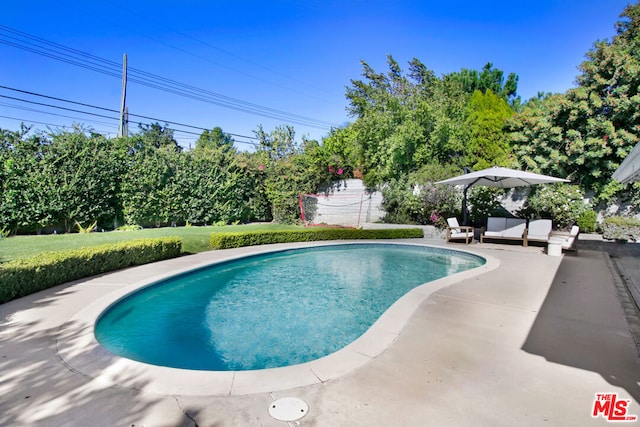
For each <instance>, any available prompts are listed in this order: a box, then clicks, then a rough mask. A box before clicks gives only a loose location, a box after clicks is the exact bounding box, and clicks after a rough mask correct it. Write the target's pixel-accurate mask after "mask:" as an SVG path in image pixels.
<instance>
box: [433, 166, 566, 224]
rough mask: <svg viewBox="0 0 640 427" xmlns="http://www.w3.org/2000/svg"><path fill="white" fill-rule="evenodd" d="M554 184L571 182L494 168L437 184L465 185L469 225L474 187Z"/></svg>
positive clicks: (463, 200)
mask: <svg viewBox="0 0 640 427" xmlns="http://www.w3.org/2000/svg"><path fill="white" fill-rule="evenodd" d="M554 182H569V180H568V179H563V178H555V177H553V176H548V175H540V174H538V173H532V172H524V171H519V170H515V169H509V168H503V167H499V166H494V167H491V168H488V169H482V170H480V171H476V172H471V173H467V174H464V175H459V176H454V177H453V178H449V179H445V180H444V181H438V182H436V184H449V185H464V186H465V187H464V192H463V196H464V197H463V198H462V217H463V219H462V222H463V223H464V225H467V190H468V189H469V187H471V186H472V185H484V186H485V187H501V188H511V187H526V186H530V185H536V184H550V183H554Z"/></svg>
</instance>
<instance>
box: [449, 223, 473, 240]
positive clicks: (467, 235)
mask: <svg viewBox="0 0 640 427" xmlns="http://www.w3.org/2000/svg"><path fill="white" fill-rule="evenodd" d="M447 225H448V226H449V227H448V228H447V240H446V241H447V243H449V241H451V240H454V239H464V241H465V243H466V244H467V245H468V244H469V243H472V242H473V232H474V230H473V227H470V226H467V225H460V224H458V218H447Z"/></svg>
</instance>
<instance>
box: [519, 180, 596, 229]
mask: <svg viewBox="0 0 640 427" xmlns="http://www.w3.org/2000/svg"><path fill="white" fill-rule="evenodd" d="M587 209H588V207H587V206H585V203H584V194H583V192H582V190H581V189H580V187H578V186H577V185H567V184H555V185H539V186H537V187H536V188H535V189H534V192H533V193H532V194H531V195H530V196H529V198H528V199H527V202H526V204H525V207H524V208H523V209H522V211H521V212H520V214H521V215H522V216H524V217H528V218H551V219H553V223H554V224H556V225H557V227H558V228H561V229H563V228H564V229H568V228H570V227H571V226H572V225H573V224H575V223H576V221H577V220H578V218H579V217H580V215H581V214H582V213H583V212H584V211H585V210H587Z"/></svg>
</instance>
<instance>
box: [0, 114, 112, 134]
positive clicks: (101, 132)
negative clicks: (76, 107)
mask: <svg viewBox="0 0 640 427" xmlns="http://www.w3.org/2000/svg"><path fill="white" fill-rule="evenodd" d="M0 118H3V119H9V120H16V121H19V122H23V123H36V124H39V125H45V126H55V127H58V128H63V129H64V128H67V127H73V126H69V125H59V124H54V123H47V122H40V121H37V120H28V119H21V118H18V117H10V116H0ZM91 130H92V131H95V132H96V133H100V134H102V135H109V134H111V133H113V134H115V132H109V131H105V130H99V129H93V128H92V129H91Z"/></svg>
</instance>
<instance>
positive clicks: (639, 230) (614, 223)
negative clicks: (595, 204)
mask: <svg viewBox="0 0 640 427" xmlns="http://www.w3.org/2000/svg"><path fill="white" fill-rule="evenodd" d="M602 237H604V238H605V239H610V240H625V241H626V240H633V241H635V242H637V241H640V220H638V219H636V218H630V217H624V216H612V217H610V218H606V219H605V220H604V221H602Z"/></svg>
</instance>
